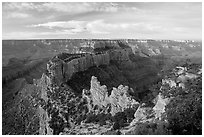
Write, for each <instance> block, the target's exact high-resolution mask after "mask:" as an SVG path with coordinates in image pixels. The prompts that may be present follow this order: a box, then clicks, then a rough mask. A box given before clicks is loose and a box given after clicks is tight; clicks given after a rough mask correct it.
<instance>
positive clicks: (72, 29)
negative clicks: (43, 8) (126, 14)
mask: <svg viewBox="0 0 204 137" xmlns="http://www.w3.org/2000/svg"><path fill="white" fill-rule="evenodd" d="M29 27H43V28H48V29H53V30H58V31H64V32H67V33H68V34H76V33H82V32H88V33H92V34H111V33H117V32H121V31H122V32H123V31H124V32H125V31H126V32H128V31H130V32H131V33H132V32H133V31H139V32H143V33H152V32H154V33H155V32H159V31H164V30H166V29H165V28H164V27H162V26H161V25H157V24H150V23H143V22H140V23H107V22H105V21H104V20H94V21H77V20H71V21H58V22H47V23H42V24H36V25H31V26H29ZM65 30H66V31H65Z"/></svg>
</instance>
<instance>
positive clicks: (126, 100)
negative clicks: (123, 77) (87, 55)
mask: <svg viewBox="0 0 204 137" xmlns="http://www.w3.org/2000/svg"><path fill="white" fill-rule="evenodd" d="M128 90H129V88H128V87H127V86H125V87H124V86H123V85H120V86H119V87H118V88H113V90H112V91H111V95H110V96H108V91H107V87H106V86H105V85H103V86H101V85H100V82H99V81H98V80H97V78H96V77H94V76H92V78H91V89H90V90H89V91H87V90H83V93H82V96H83V98H86V99H87V102H88V106H89V107H88V108H89V111H93V110H94V107H95V106H98V107H99V109H105V112H108V111H107V109H110V110H109V112H110V113H111V115H112V116H114V115H115V114H116V113H118V112H123V111H124V110H125V109H127V108H134V107H136V106H137V105H138V104H139V103H138V102H136V101H135V100H134V99H132V98H131V97H130V95H129V94H128Z"/></svg>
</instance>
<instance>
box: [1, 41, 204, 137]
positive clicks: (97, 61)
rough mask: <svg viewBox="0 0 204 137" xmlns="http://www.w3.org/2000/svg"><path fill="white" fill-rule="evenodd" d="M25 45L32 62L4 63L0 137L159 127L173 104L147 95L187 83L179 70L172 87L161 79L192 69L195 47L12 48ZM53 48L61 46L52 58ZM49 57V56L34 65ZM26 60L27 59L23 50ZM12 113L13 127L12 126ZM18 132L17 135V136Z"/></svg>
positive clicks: (66, 44)
mask: <svg viewBox="0 0 204 137" xmlns="http://www.w3.org/2000/svg"><path fill="white" fill-rule="evenodd" d="M70 41H71V42H70ZM26 42H27V44H28V43H32V44H31V45H32V46H34V45H35V46H34V47H32V48H33V52H35V51H37V52H36V54H35V55H33V56H32V57H31V56H30V57H28V58H27V59H25V60H24V61H23V60H15V59H13V60H14V61H12V60H10V63H8V64H7V66H5V67H4V68H3V72H5V74H4V75H3V77H2V79H3V86H4V87H3V93H2V94H3V98H4V100H3V117H4V120H3V124H2V125H3V133H4V134H41V135H52V134H97V133H100V134H112V133H114V134H116V133H117V132H118V133H120V134H129V133H131V132H133V130H135V128H136V127H138V126H139V125H138V124H139V123H145V122H147V121H151V122H153V123H155V121H156V123H157V124H158V122H161V119H162V115H163V113H164V112H165V106H166V105H168V103H169V100H170V99H171V97H166V96H164V95H161V93H159V92H160V90H157V91H154V92H153V91H150V89H151V88H152V87H154V86H153V85H158V83H162V84H163V85H166V84H169V86H170V88H173V87H177V85H178V84H174V83H176V82H180V83H185V82H186V81H185V80H182V78H183V77H182V75H180V73H182V74H183V72H181V70H180V71H179V72H178V74H179V76H178V80H177V81H175V80H169V79H165V78H164V76H165V75H166V74H165V73H166V72H167V71H169V70H172V69H173V68H175V67H176V66H182V65H184V64H185V63H186V62H193V61H195V60H196V63H198V62H199V61H198V59H197V58H199V54H197V55H196V56H195V53H198V52H199V49H200V47H201V46H200V45H199V44H200V43H199V44H198V43H193V44H194V45H196V46H192V42H175V43H173V44H172V41H157V43H156V41H151V40H150V41H146V40H50V41H49V40H38V41H37V42H36V41H20V42H19V43H18V42H16V41H14V42H13V44H11V46H16V45H18V44H22V43H26ZM5 43H6V44H7V46H8V45H9V41H6V42H5ZM42 43H43V44H44V45H45V47H46V48H45V47H43V46H44V45H43V44H42ZM56 43H57V44H58V45H61V46H56V47H58V49H59V50H58V51H57V52H55V51H54V50H57V49H56V48H53V47H55V46H54V45H55V44H56ZM70 43H72V44H70ZM148 43H151V44H148ZM168 43H170V44H169V45H168ZM177 43H179V44H180V45H178V47H180V48H178V47H175V44H177ZM155 44H158V45H156V46H155ZM70 45H71V47H70ZM77 45H80V46H77ZM160 45H161V46H160ZM184 45H189V46H190V47H185V46H184ZM36 46H37V47H38V48H37V49H35V48H36ZM17 47H18V46H17ZM40 47H42V48H43V50H40V49H39V48H40ZM74 47H75V48H74ZM10 48H11V47H10ZM15 48H16V47H15ZM69 48H70V49H69ZM3 49H4V48H3ZM47 49H50V50H52V51H46V55H44V56H40V58H39V59H38V58H37V61H35V59H36V57H37V54H38V55H40V54H43V52H45V50H47ZM65 49H69V52H65V51H68V50H65ZM169 51H171V52H169ZM26 52H27V53H30V51H29V50H28V49H27V48H26ZM48 52H49V53H48ZM27 53H26V54H27ZM188 53H190V54H189V56H186V54H188ZM15 54H17V53H15ZM26 54H25V56H27V55H26ZM8 56H10V55H7V57H8ZM25 56H23V58H25ZM53 56H54V57H53ZM189 59H190V61H189ZM19 62H22V65H20V63H19ZM14 66H17V67H16V68H17V69H16V70H14V69H13V68H15V67H14ZM22 68H23V69H22ZM13 70H14V71H13ZM201 73H202V72H201ZM190 74H191V73H187V75H185V77H187V79H196V78H197V75H198V74H197V73H196V76H194V75H193V74H192V75H190ZM183 75H184V74H183ZM169 77H170V76H169ZM11 85H12V86H11ZM180 87H181V84H180ZM163 89H164V88H163ZM161 90H162V88H161ZM153 100H154V101H153ZM22 102H24V103H22ZM14 103H15V104H16V105H14V106H12V105H13V104H14ZM13 113H16V118H18V119H19V120H16V122H14V125H12V124H11V121H12V120H14V119H16V118H15V117H14V116H12V114H13ZM22 114H23V115H22ZM9 116H10V117H9ZM31 119H32V120H31ZM19 121H20V122H19ZM28 121H30V122H28ZM162 122H163V121H162ZM163 124H166V123H165V122H163ZM22 125H23V126H22ZM11 127H13V128H12V130H11V131H10V130H8V129H9V128H11ZM16 127H21V128H20V129H19V131H18V132H17V131H16V130H15V128H16ZM86 128H88V129H86Z"/></svg>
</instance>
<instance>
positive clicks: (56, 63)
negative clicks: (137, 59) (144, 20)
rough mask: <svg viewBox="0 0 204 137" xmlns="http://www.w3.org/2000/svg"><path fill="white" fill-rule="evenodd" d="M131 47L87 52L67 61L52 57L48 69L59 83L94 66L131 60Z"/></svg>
mask: <svg viewBox="0 0 204 137" xmlns="http://www.w3.org/2000/svg"><path fill="white" fill-rule="evenodd" d="M130 53H131V49H130V48H129V49H120V50H119V49H118V50H110V51H108V52H106V53H103V54H94V55H92V54H87V55H84V56H82V57H80V58H75V59H72V60H71V61H69V62H65V61H63V60H61V59H59V58H54V59H52V60H51V61H50V62H49V63H48V65H47V70H48V72H49V73H50V74H51V75H52V76H53V80H54V81H55V83H57V84H58V85H59V84H61V83H63V82H64V81H67V80H69V79H71V77H72V75H73V74H74V73H77V72H81V71H85V70H87V69H88V68H90V67H93V66H97V67H98V66H100V65H109V63H110V61H118V62H122V61H130V59H129V54H130Z"/></svg>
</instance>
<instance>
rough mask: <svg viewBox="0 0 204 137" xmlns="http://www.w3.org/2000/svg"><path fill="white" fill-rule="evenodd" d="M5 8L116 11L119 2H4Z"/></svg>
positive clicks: (67, 11)
mask: <svg viewBox="0 0 204 137" xmlns="http://www.w3.org/2000/svg"><path fill="white" fill-rule="evenodd" d="M3 9H4V10H20V11H21V10H35V11H38V12H44V11H57V12H66V13H70V14H76V13H84V12H94V11H95V12H116V11H117V10H118V6H117V4H113V3H104V2H95V3H94V2H87V3H86V2H85V3H79V2H46V3H42V2H41V3H39V2H38V3H37V2H36V3H31V2H17V3H15V2H4V3H3Z"/></svg>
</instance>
